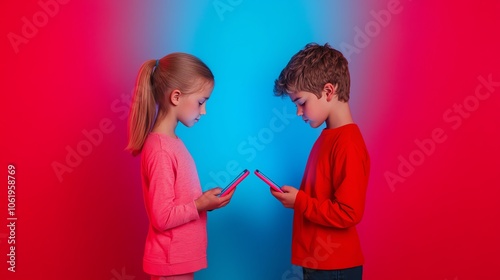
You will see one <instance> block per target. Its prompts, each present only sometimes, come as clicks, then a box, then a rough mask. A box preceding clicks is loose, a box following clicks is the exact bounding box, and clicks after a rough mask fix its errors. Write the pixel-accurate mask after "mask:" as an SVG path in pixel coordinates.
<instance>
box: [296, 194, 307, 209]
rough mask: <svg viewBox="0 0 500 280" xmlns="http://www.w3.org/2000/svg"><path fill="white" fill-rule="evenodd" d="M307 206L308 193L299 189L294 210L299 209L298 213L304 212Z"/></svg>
mask: <svg viewBox="0 0 500 280" xmlns="http://www.w3.org/2000/svg"><path fill="white" fill-rule="evenodd" d="M306 208H307V194H306V193H305V192H304V191H301V190H299V192H298V193H297V196H296V197H295V203H294V205H293V210H294V211H298V213H304V211H306Z"/></svg>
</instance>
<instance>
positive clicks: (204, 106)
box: [200, 103, 207, 115]
mask: <svg viewBox="0 0 500 280" xmlns="http://www.w3.org/2000/svg"><path fill="white" fill-rule="evenodd" d="M206 114H207V108H206V105H205V103H203V105H201V109H200V115H206Z"/></svg>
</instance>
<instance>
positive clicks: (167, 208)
mask: <svg viewBox="0 0 500 280" xmlns="http://www.w3.org/2000/svg"><path fill="white" fill-rule="evenodd" d="M141 177H142V188H143V193H144V203H145V206H146V211H147V214H148V218H149V222H150V226H149V231H148V235H147V239H146V245H145V249H144V259H143V268H144V271H145V272H146V273H148V274H151V275H159V276H167V275H175V274H184V273H190V272H194V271H197V270H200V269H202V268H206V267H207V257H206V256H207V254H206V251H207V230H206V223H207V214H206V212H201V213H199V212H198V210H197V209H196V205H195V203H194V200H195V199H196V198H198V197H199V196H200V195H201V194H202V190H201V186H200V181H199V178H198V173H197V171H196V166H195V163H194V161H193V158H192V157H191V154H190V153H189V151H188V150H187V149H186V147H185V146H184V143H183V142H182V141H181V140H180V139H179V138H172V137H169V136H167V135H162V134H158V133H150V134H149V135H148V137H147V139H146V141H145V143H144V146H143V149H142V153H141Z"/></svg>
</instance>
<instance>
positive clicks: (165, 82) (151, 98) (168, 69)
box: [125, 53, 214, 156]
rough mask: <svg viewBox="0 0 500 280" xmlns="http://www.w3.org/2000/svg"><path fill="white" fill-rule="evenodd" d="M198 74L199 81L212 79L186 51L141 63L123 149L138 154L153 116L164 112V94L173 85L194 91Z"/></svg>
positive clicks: (206, 69) (205, 67) (197, 83)
mask: <svg viewBox="0 0 500 280" xmlns="http://www.w3.org/2000/svg"><path fill="white" fill-rule="evenodd" d="M157 63H158V64H157ZM200 78H201V81H202V82H210V83H212V84H213V83H214V76H213V74H212V71H210V69H209V68H208V66H207V65H205V63H203V62H202V61H201V60H200V59H198V58H197V57H195V56H193V55H190V54H187V53H171V54H169V55H167V56H165V57H163V58H161V59H159V60H148V61H146V62H145V63H144V64H142V66H141V68H140V69H139V74H138V75H137V80H136V85H135V90H134V96H133V98H132V105H131V107H130V113H129V119H128V129H129V137H128V145H127V147H126V148H125V149H126V150H127V151H130V152H131V153H132V155H134V156H136V155H138V154H139V153H140V152H141V150H142V146H143V145H144V141H146V137H147V135H148V133H149V132H150V131H151V129H152V128H153V125H154V124H155V121H156V119H157V118H158V117H162V116H163V115H164V114H165V113H166V109H167V108H166V107H167V102H165V95H166V94H168V93H169V92H171V91H173V90H175V89H178V90H180V91H181V92H182V93H184V94H190V93H193V92H195V91H196V90H199V88H200V83H199V82H198V81H200ZM202 85H203V84H202ZM157 108H158V111H157Z"/></svg>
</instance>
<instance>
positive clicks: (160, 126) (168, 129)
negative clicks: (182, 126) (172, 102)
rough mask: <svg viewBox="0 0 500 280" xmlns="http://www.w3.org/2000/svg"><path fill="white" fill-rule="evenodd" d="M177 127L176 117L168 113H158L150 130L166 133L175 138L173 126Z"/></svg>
mask: <svg viewBox="0 0 500 280" xmlns="http://www.w3.org/2000/svg"><path fill="white" fill-rule="evenodd" d="M176 127H177V119H176V118H175V117H173V116H172V115H170V114H158V117H157V119H156V123H155V124H154V126H153V129H152V130H151V132H156V133H161V134H166V135H168V136H170V137H174V138H177V135H175V128H176Z"/></svg>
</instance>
